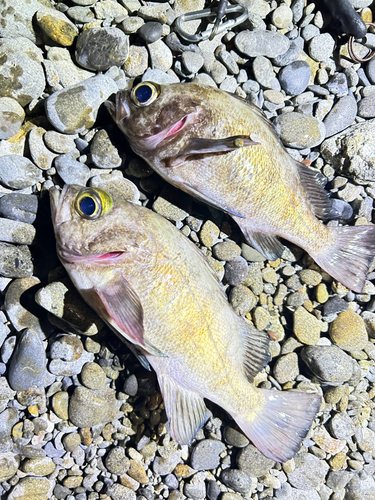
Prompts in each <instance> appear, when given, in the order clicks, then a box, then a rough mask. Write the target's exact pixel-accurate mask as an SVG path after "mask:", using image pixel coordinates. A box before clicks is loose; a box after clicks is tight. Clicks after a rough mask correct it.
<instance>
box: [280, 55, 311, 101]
mask: <svg viewBox="0 0 375 500" xmlns="http://www.w3.org/2000/svg"><path fill="white" fill-rule="evenodd" d="M310 77H311V69H310V66H309V65H308V64H307V62H305V61H294V62H292V63H291V64H288V66H285V67H284V68H282V70H281V71H280V73H279V81H280V84H281V87H282V88H283V90H285V92H286V93H287V94H288V95H291V96H294V95H299V94H302V92H304V91H305V90H306V87H307V85H308V84H309V80H310Z"/></svg>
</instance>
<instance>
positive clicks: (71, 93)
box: [46, 74, 117, 134]
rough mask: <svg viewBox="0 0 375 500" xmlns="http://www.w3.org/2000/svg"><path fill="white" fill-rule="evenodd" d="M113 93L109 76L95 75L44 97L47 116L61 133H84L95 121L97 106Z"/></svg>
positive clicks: (113, 87) (112, 82)
mask: <svg viewBox="0 0 375 500" xmlns="http://www.w3.org/2000/svg"><path fill="white" fill-rule="evenodd" d="M115 92H117V86H116V83H115V82H114V81H113V80H112V78H110V77H108V76H106V75H101V74H99V75H97V76H94V77H92V78H89V79H88V80H84V81H82V82H79V83H77V84H75V85H71V86H69V87H66V88H64V89H62V90H59V91H57V92H55V93H54V94H52V95H51V96H50V97H48V99H47V100H46V113H47V118H48V119H49V121H50V122H51V124H52V125H53V126H54V127H55V128H56V129H57V130H58V131H59V132H61V133H65V134H76V133H78V132H84V131H85V130H86V129H88V128H91V127H92V126H93V124H94V123H95V120H96V116H97V113H98V109H99V106H100V105H101V104H102V103H103V102H104V101H105V100H106V99H107V98H108V97H109V96H110V95H111V94H113V93H115Z"/></svg>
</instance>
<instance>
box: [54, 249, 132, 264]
mask: <svg viewBox="0 0 375 500" xmlns="http://www.w3.org/2000/svg"><path fill="white" fill-rule="evenodd" d="M124 253H125V251H120V250H119V251H117V250H116V251H114V252H107V253H102V254H91V255H82V254H81V255H78V254H76V253H72V252H68V251H67V250H62V249H61V250H60V251H59V257H60V258H61V259H63V260H65V261H66V262H70V263H75V262H85V263H96V264H112V263H114V262H115V261H117V260H119V259H120V258H121V257H122V255H123V254H124Z"/></svg>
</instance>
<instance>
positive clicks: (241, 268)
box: [218, 243, 249, 286]
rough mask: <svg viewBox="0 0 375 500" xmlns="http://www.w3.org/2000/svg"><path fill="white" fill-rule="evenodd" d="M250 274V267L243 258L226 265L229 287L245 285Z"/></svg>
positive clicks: (226, 278) (226, 277)
mask: <svg viewBox="0 0 375 500" xmlns="http://www.w3.org/2000/svg"><path fill="white" fill-rule="evenodd" d="M218 244H219V243H218ZM238 248H239V247H238ZM248 272H249V267H248V265H247V262H246V260H245V259H244V258H243V257H237V258H236V259H234V260H231V261H230V262H227V263H226V264H225V280H226V282H227V283H228V284H229V285H232V286H238V285H240V284H241V283H243V281H244V280H245V278H246V277H247V275H248Z"/></svg>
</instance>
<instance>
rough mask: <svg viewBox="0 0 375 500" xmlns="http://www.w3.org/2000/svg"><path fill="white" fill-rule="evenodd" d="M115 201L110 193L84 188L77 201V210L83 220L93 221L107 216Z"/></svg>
mask: <svg viewBox="0 0 375 500" xmlns="http://www.w3.org/2000/svg"><path fill="white" fill-rule="evenodd" d="M112 205H113V201H112V198H111V197H110V196H109V194H108V193H106V192H105V191H103V190H102V189H99V188H84V189H81V191H80V192H79V193H78V195H77V196H76V199H75V210H76V212H77V214H78V215H79V216H80V217H82V218H83V219H88V220H93V219H98V218H99V217H103V215H106V214H107V213H108V212H109V211H110V210H111V208H112Z"/></svg>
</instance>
